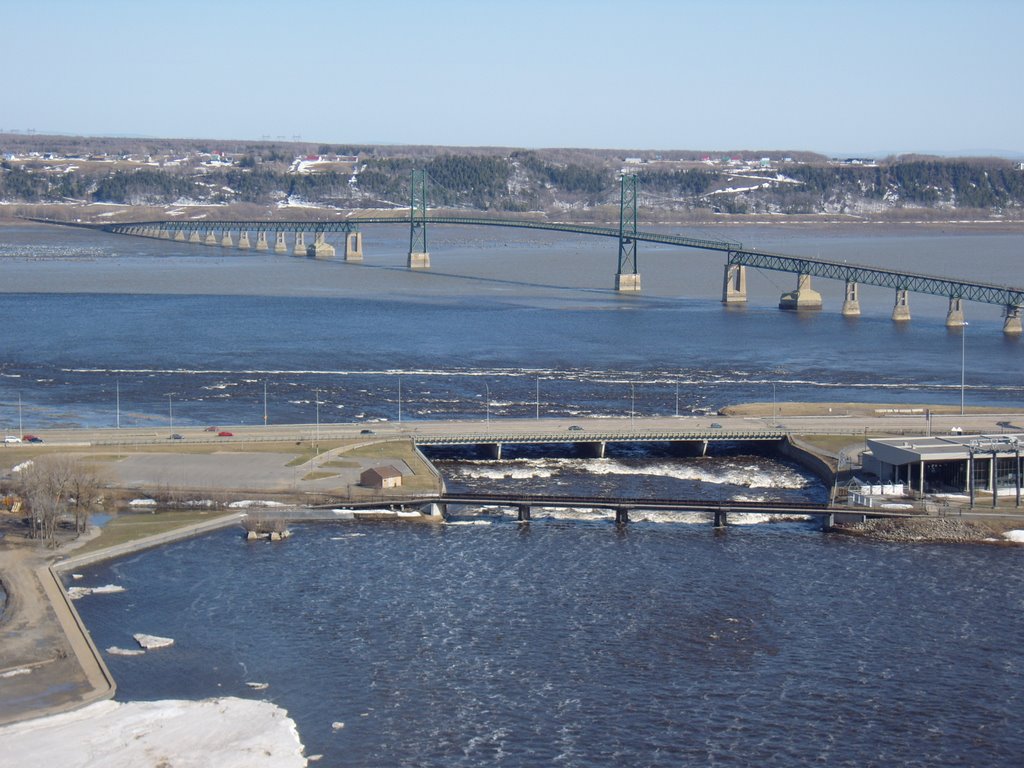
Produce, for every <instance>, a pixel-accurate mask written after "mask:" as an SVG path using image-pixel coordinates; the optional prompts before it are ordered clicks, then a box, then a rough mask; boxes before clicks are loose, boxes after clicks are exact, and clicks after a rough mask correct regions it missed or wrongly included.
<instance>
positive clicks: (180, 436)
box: [167, 432, 185, 440]
mask: <svg viewBox="0 0 1024 768" xmlns="http://www.w3.org/2000/svg"><path fill="white" fill-rule="evenodd" d="M167 439H168V440H184V439H185V438H184V437H183V436H182V435H179V434H178V433H177V432H175V433H174V434H173V435H171V436H170V437H168V438H167Z"/></svg>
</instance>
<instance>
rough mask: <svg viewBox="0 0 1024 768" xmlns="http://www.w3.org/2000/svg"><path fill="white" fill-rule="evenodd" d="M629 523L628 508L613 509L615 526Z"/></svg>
mask: <svg viewBox="0 0 1024 768" xmlns="http://www.w3.org/2000/svg"><path fill="white" fill-rule="evenodd" d="M628 522H629V508H628V507H616V509H615V524H616V525H625V524H626V523H628Z"/></svg>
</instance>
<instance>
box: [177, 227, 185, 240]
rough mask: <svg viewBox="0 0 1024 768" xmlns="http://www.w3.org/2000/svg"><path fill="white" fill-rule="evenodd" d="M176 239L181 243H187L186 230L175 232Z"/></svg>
mask: <svg viewBox="0 0 1024 768" xmlns="http://www.w3.org/2000/svg"><path fill="white" fill-rule="evenodd" d="M174 239H175V240H177V241H178V242H179V243H183V242H185V230H183V229H179V230H178V231H177V232H175V233H174Z"/></svg>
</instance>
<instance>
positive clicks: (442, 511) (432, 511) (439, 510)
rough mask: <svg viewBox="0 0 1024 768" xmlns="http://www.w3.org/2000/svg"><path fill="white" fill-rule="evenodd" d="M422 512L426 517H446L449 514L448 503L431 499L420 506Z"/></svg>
mask: <svg viewBox="0 0 1024 768" xmlns="http://www.w3.org/2000/svg"><path fill="white" fill-rule="evenodd" d="M420 514H421V515H423V516H424V517H444V516H445V515H446V514H448V505H447V504H444V503H438V502H436V501H431V502H430V503H428V504H424V505H423V506H421V507H420Z"/></svg>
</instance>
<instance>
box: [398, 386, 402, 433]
mask: <svg viewBox="0 0 1024 768" xmlns="http://www.w3.org/2000/svg"><path fill="white" fill-rule="evenodd" d="M398 423H399V424H401V423H402V377H401V376H399V377H398Z"/></svg>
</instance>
